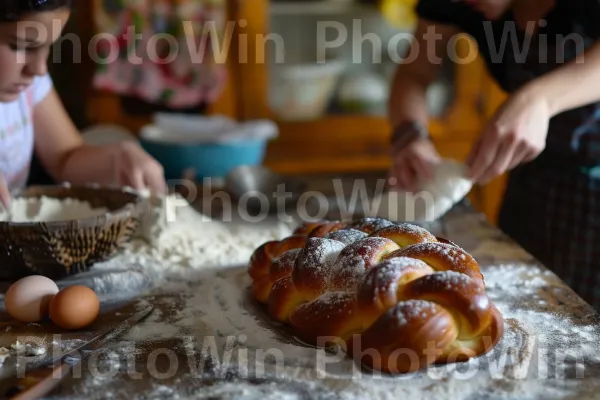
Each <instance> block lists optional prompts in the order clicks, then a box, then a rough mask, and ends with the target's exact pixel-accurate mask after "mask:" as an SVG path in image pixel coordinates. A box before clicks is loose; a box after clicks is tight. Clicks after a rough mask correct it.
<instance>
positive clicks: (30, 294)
mask: <svg viewBox="0 0 600 400" xmlns="http://www.w3.org/2000/svg"><path fill="white" fill-rule="evenodd" d="M56 293H58V286H56V283H54V281H53V280H51V279H49V278H46V277H45V276H41V275H33V276H28V277H25V278H23V279H20V280H18V281H16V282H15V283H13V284H12V285H11V286H10V287H9V288H8V291H7V292H6V295H5V297H4V301H5V306H6V311H7V312H8V313H9V314H10V316H11V317H13V318H14V319H16V320H19V321H22V322H38V321H41V320H43V319H45V318H47V317H48V308H49V306H50V301H51V300H52V298H53V297H54V295H55V294H56Z"/></svg>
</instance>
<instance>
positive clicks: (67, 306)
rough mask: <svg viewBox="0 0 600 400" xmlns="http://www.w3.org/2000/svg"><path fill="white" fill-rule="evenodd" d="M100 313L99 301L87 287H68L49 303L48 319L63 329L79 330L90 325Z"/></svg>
mask: <svg viewBox="0 0 600 400" xmlns="http://www.w3.org/2000/svg"><path fill="white" fill-rule="evenodd" d="M99 312H100V300H99V299H98V296H97V295H96V293H95V292H94V291H93V290H92V289H90V288H88V287H87V286H82V285H74V286H68V287H66V288H64V289H62V290H61V291H60V292H58V293H57V294H56V295H55V296H54V298H53V299H52V301H51V302H50V319H51V320H52V322H54V323H55V324H56V325H58V326H60V327H61V328H63V329H69V330H73V329H81V328H84V327H86V326H88V325H90V324H91V323H92V322H94V320H95V319H96V317H97V316H98V313H99Z"/></svg>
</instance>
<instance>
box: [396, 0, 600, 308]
mask: <svg viewBox="0 0 600 400" xmlns="http://www.w3.org/2000/svg"><path fill="white" fill-rule="evenodd" d="M416 12H417V14H418V17H419V22H418V27H417V29H416V32H415V39H414V43H413V45H412V48H413V51H417V49H418V50H419V51H418V56H417V57H416V59H414V61H412V62H406V63H404V64H401V65H400V66H399V68H398V71H397V74H396V77H395V80H394V83H393V88H392V94H391V98H390V104H389V115H390V119H391V123H392V124H393V126H394V128H395V130H394V136H393V137H394V139H393V140H394V145H393V151H392V159H393V163H392V165H393V166H392V168H391V171H390V175H391V176H392V177H394V178H396V181H397V185H396V186H397V187H399V188H402V189H408V190H414V184H415V181H416V179H417V178H418V177H425V178H426V177H427V176H429V175H430V173H431V166H432V165H433V164H435V163H436V162H438V161H439V159H440V157H439V155H438V153H437V151H436V149H435V146H434V144H433V143H432V142H431V141H430V140H429V138H428V135H427V131H426V128H425V127H426V126H427V120H428V116H427V109H426V105H425V92H426V89H427V87H428V85H429V84H430V83H431V82H432V81H433V80H434V79H435V77H436V74H437V72H438V69H439V68H440V63H439V62H437V58H436V57H432V56H431V51H430V50H431V49H435V55H436V56H439V57H444V56H445V55H446V49H447V45H448V43H449V40H450V39H451V38H452V37H453V35H456V34H458V33H466V34H469V35H471V36H472V37H473V38H474V40H475V42H476V43H477V47H478V49H479V53H480V54H481V55H482V57H483V59H484V60H485V64H486V66H487V69H488V71H489V72H490V74H491V76H492V77H493V78H494V79H495V80H496V82H497V83H498V84H499V86H500V87H501V88H502V89H503V90H504V91H506V92H507V93H508V94H509V97H508V100H507V101H506V102H505V103H504V104H502V106H501V107H500V108H499V109H498V110H497V112H496V113H495V115H493V117H492V118H491V119H490V120H489V121H488V122H487V124H486V126H485V129H484V130H483V132H482V133H481V136H480V138H479V139H478V140H477V142H476V143H475V145H474V146H473V149H472V152H471V154H470V156H469V157H468V159H467V160H466V163H467V166H468V170H469V176H470V178H472V180H473V181H474V182H475V183H486V182H488V181H490V180H491V179H493V178H495V177H497V176H499V175H501V174H503V173H504V172H509V181H508V185H507V189H506V192H505V195H504V199H503V202H502V206H501V210H500V213H499V227H500V228H501V229H502V230H503V231H504V232H506V233H507V234H508V235H510V236H511V237H512V238H513V239H515V240H516V241H517V242H518V243H519V244H520V245H521V246H522V247H523V248H525V249H526V250H527V251H529V252H530V253H531V254H532V255H534V256H535V257H536V258H537V259H538V260H540V261H541V262H542V263H543V264H545V265H546V266H547V267H548V268H550V269H552V270H553V271H554V272H555V273H556V274H557V275H558V276H559V277H560V278H562V279H563V280H564V281H565V282H566V283H567V284H568V285H570V286H571V287H572V288H573V289H574V290H575V291H576V292H577V293H578V294H579V295H580V296H581V297H583V298H584V299H585V300H586V301H587V302H589V303H590V304H592V305H593V306H594V307H595V308H596V310H600V174H599V172H598V171H599V170H600V123H599V119H600V108H599V106H600V44H599V43H598V37H599V34H600V24H598V22H597V21H600V3H599V2H598V1H596V0H578V1H567V0H487V1H486V0H464V1H462V0H459V1H456V0H455V1H453V0H420V1H418V3H417V6H416ZM428 30H429V32H430V34H429V35H427V32H428ZM432 32H433V33H434V34H435V35H437V36H433V35H432V34H431V33H432ZM428 38H429V39H428ZM432 38H433V39H432ZM434 39H435V40H434ZM417 46H418V47H417ZM428 46H429V47H428ZM411 58H412V57H411Z"/></svg>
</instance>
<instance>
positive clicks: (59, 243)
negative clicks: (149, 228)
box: [0, 185, 141, 279]
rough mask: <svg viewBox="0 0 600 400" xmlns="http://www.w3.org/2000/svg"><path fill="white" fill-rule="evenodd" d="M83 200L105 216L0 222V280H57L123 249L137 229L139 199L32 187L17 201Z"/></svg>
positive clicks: (93, 189)
mask: <svg viewBox="0 0 600 400" xmlns="http://www.w3.org/2000/svg"><path fill="white" fill-rule="evenodd" d="M42 196H46V197H51V198H59V199H66V198H72V199H78V200H81V201H87V202H88V203H90V204H91V205H92V207H94V208H98V207H102V208H106V209H108V210H109V212H107V213H105V214H103V215H99V216H92V217H89V218H85V219H78V220H65V221H48V222H6V221H0V277H1V278H19V277H23V276H27V275H31V274H39V275H44V276H47V277H49V278H51V279H59V278H63V277H66V276H70V275H74V274H77V273H80V272H84V271H87V270H89V269H90V268H91V267H92V266H93V265H94V264H95V263H97V262H100V261H104V260H107V259H109V258H111V257H112V256H114V255H115V253H116V252H117V251H119V250H120V249H121V248H122V247H123V246H124V245H125V244H127V243H128V242H129V241H130V240H131V238H132V237H133V235H134V234H135V231H136V229H137V226H138V223H139V221H138V218H137V210H138V204H139V202H140V200H141V199H140V196H139V195H137V194H136V193H134V192H131V191H127V190H123V189H120V188H107V187H99V186H70V185H57V186H32V187H30V188H27V189H25V190H24V191H23V192H22V193H20V194H19V197H37V198H39V197H42Z"/></svg>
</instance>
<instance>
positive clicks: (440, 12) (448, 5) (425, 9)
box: [415, 0, 476, 29]
mask: <svg viewBox="0 0 600 400" xmlns="http://www.w3.org/2000/svg"><path fill="white" fill-rule="evenodd" d="M415 12H416V14H417V16H418V17H420V18H423V19H427V20H430V21H433V22H438V23H441V24H449V25H457V26H458V27H460V28H463V29H466V28H467V24H468V23H469V22H470V21H473V17H474V16H475V15H476V12H474V11H473V9H472V8H470V7H469V6H467V5H466V4H465V3H464V2H463V1H453V0H419V1H418V2H417V5H416V8H415Z"/></svg>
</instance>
